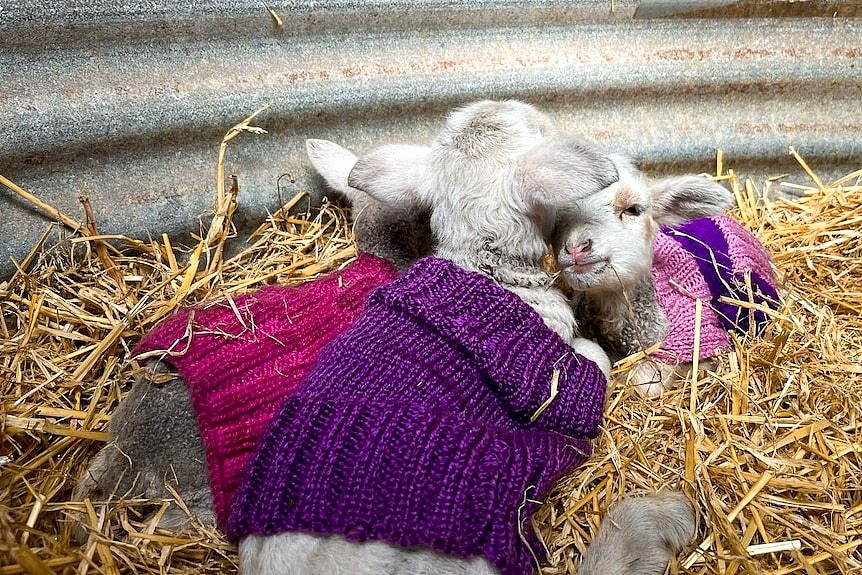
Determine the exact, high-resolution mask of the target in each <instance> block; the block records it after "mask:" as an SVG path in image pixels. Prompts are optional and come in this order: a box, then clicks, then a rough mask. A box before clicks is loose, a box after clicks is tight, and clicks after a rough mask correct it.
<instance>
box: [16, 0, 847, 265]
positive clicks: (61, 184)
mask: <svg viewBox="0 0 862 575" xmlns="http://www.w3.org/2000/svg"><path fill="white" fill-rule="evenodd" d="M194 4H195V5H194V7H191V3H189V5H188V6H185V5H178V4H177V5H175V4H174V3H163V4H156V3H153V2H143V1H140V0H127V1H124V2H122V3H119V2H109V1H93V2H65V3H60V2H35V1H29V2H27V1H24V2H15V1H11V2H9V1H6V2H0V8H2V9H0V71H2V84H0V86H2V98H0V174H2V175H4V176H6V177H7V178H9V179H11V180H12V181H14V182H17V183H18V184H20V185H22V186H23V187H25V188H26V189H28V190H30V191H32V192H33V193H35V194H36V195H38V196H39V197H40V198H41V199H43V200H44V201H46V202H48V203H50V204H52V205H55V206H56V207H58V208H60V209H61V210H63V211H65V212H66V213H68V214H70V215H72V216H75V217H81V208H80V205H79V203H78V196H79V195H80V194H81V193H87V194H89V195H90V197H91V201H92V203H93V206H94V210H95V212H96V219H97V221H98V223H99V225H100V229H101V230H102V231H104V232H105V233H114V232H122V233H126V234H130V235H134V236H139V237H146V235H147V234H148V233H152V234H161V233H162V232H169V233H172V234H177V233H180V232H183V231H185V230H189V229H191V227H192V226H193V224H194V223H195V222H196V221H197V218H198V217H199V216H201V215H205V214H206V213H207V211H208V209H209V208H210V205H211V203H212V199H213V189H214V181H215V165H216V155H217V149H218V144H219V142H220V140H221V137H222V136H223V134H224V133H225V131H226V130H227V129H228V128H229V127H230V126H232V125H233V124H235V123H237V122H238V121H239V120H241V119H242V118H244V117H245V116H247V115H248V114H249V113H251V112H252V111H253V110H255V109H256V108H258V107H259V106H261V105H262V104H266V103H269V104H270V105H271V107H270V108H269V109H268V110H267V111H266V112H264V113H263V114H262V115H261V116H259V117H258V120H257V121H256V124H258V125H260V126H262V127H264V128H266V129H267V130H268V131H269V134H267V135H261V136H253V135H250V134H249V135H243V136H241V137H240V138H237V139H235V140H234V141H233V142H231V145H230V147H229V148H228V157H227V162H226V167H227V169H228V170H229V171H231V172H234V173H237V174H238V175H239V183H240V204H241V210H240V211H241V213H240V216H241V218H244V219H245V220H247V221H250V222H255V223H257V222H259V221H260V219H262V217H263V216H264V214H265V210H266V209H274V208H275V207H276V206H277V205H278V193H277V189H276V181H277V179H278V177H279V175H281V174H282V173H284V172H292V173H293V174H294V175H295V176H296V177H297V180H298V182H299V183H300V184H301V185H305V184H306V183H307V182H308V177H309V176H308V173H307V167H306V162H305V158H304V148H303V142H304V140H305V139H306V138H309V137H315V138H328V139H332V140H335V141H338V142H341V143H344V144H346V145H348V146H350V147H353V148H355V149H363V148H366V147H368V146H370V145H373V144H377V143H381V142H385V141H411V142H423V141H427V140H428V139H429V138H430V137H431V135H432V134H433V133H434V131H435V129H436V127H437V126H438V125H439V122H440V119H441V117H442V116H443V114H445V112H446V111H447V110H448V109H450V108H451V107H452V106H453V105H455V104H458V103H462V102H465V101H469V100H472V99H476V98H483V97H494V98H502V97H514V98H520V99H524V100H527V101H530V102H533V103H536V104H538V105H539V106H541V107H542V108H544V109H546V110H548V111H549V112H550V113H551V114H553V115H554V116H555V117H556V118H557V119H558V120H559V121H560V122H561V123H562V124H563V126H564V127H565V128H566V129H569V130H572V131H577V132H580V133H583V134H585V135H587V136H589V137H591V138H594V139H596V140H598V141H599V142H601V143H603V144H605V145H607V146H608V147H612V148H615V149H618V150H620V151H622V152H624V153H628V154H630V155H632V156H634V157H635V158H636V159H638V160H639V161H641V162H642V165H643V166H644V167H645V168H646V169H648V170H650V171H655V172H676V171H698V170H707V169H710V167H711V166H712V165H713V159H714V154H715V149H716V148H718V147H721V148H723V149H724V151H725V156H726V158H727V162H728V163H730V164H731V165H734V166H737V167H738V168H739V171H742V172H744V173H748V174H751V175H755V176H763V175H773V174H776V173H782V172H788V173H791V174H793V175H794V176H795V175H797V174H798V173H799V172H798V169H797V166H796V165H795V163H794V162H793V160H792V159H791V158H790V157H789V155H788V152H787V150H788V146H790V145H793V146H796V147H797V148H798V149H799V150H800V152H801V153H802V154H803V155H804V156H805V157H806V159H807V160H808V161H809V162H810V163H811V164H812V165H813V166H815V167H816V168H817V169H818V170H819V171H820V172H821V173H823V174H824V176H825V177H826V178H827V179H828V178H829V177H837V176H838V175H840V174H842V173H846V172H847V171H850V170H851V169H856V168H858V167H859V166H860V164H862V139H860V133H862V103H860V102H862V99H861V98H860V95H862V18H860V16H862V7H860V3H859V2H756V3H755V2H660V1H658V2H633V1H622V0H621V1H618V2H615V3H614V4H615V6H614V7H615V11H613V12H612V11H611V2H610V1H609V0H607V1H605V0H602V1H582V2H563V1H533V2H515V1H491V0H470V1H465V2H456V1H451V0H423V1H418V2H413V1H406V0H403V1H387V0H378V1H372V0H365V1H362V0H340V1H334V2H285V1H281V2H276V1H273V2H271V3H270V7H271V8H272V9H273V10H274V11H275V12H276V13H277V14H279V15H280V17H281V18H282V21H283V26H282V27H280V28H279V27H277V26H276V25H275V24H274V22H273V19H272V18H271V16H270V14H269V13H268V12H267V9H266V7H265V6H264V4H263V3H262V2H260V1H259V0H257V1H252V0H238V1H234V2H219V1H215V0H210V1H208V2H200V3H194ZM788 15H789V16H790V17H787V16H788ZM653 16H677V17H676V18H651V17H653ZM727 16H733V18H728V17H727ZM736 16H755V17H753V18H737V17H736ZM800 179H801V178H800ZM310 185H313V182H310ZM291 193H292V191H291V190H288V189H285V188H283V189H282V190H281V195H282V198H283V199H284V198H286V197H288V196H289V195H290V194H291ZM0 213H2V215H3V221H4V223H5V225H4V226H3V227H2V228H0V229H2V231H0V234H2V241H0V277H2V276H3V275H5V274H7V273H9V271H10V270H11V269H12V267H11V265H10V256H15V257H18V258H20V257H22V256H23V255H24V254H26V252H27V251H28V250H29V248H30V247H31V246H32V244H33V243H34V242H35V241H36V239H37V238H38V237H39V235H40V234H41V232H42V230H43V229H44V227H45V223H46V222H47V220H46V219H44V218H43V217H42V216H39V215H37V214H36V213H35V212H34V211H33V210H32V208H30V207H29V206H27V205H25V204H24V203H22V202H21V201H20V200H18V199H17V197H16V196H15V195H14V194H13V193H12V192H11V191H10V190H8V189H6V188H5V187H2V186H0ZM81 219H83V217H81ZM10 222H12V225H10ZM194 227H196V226H194Z"/></svg>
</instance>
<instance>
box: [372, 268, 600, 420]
mask: <svg viewBox="0 0 862 575" xmlns="http://www.w3.org/2000/svg"><path fill="white" fill-rule="evenodd" d="M429 260H430V261H431V263H430V264H429V263H426V262H428V261H429ZM440 262H445V260H438V259H434V258H426V260H421V261H420V262H417V264H414V266H413V267H412V268H411V269H410V270H409V271H408V273H407V274H406V275H405V276H404V277H403V278H401V280H399V281H398V282H396V283H395V284H393V285H392V286H389V287H387V288H384V289H382V290H379V291H378V292H376V293H375V294H374V295H373V296H372V299H375V298H376V299H378V300H379V301H381V302H385V304H386V305H389V306H393V307H398V308H401V309H403V310H404V311H405V312H407V313H409V314H410V315H412V316H414V317H418V318H421V319H422V321H424V322H425V323H426V324H427V325H428V326H429V327H430V328H432V329H434V330H436V331H437V332H439V333H440V334H441V335H442V336H443V337H445V338H447V339H449V340H450V341H452V342H455V343H456V344H457V345H458V346H460V347H461V348H462V349H464V351H465V352H466V353H467V354H468V355H469V356H470V357H472V358H473V361H474V362H476V364H477V367H478V368H479V369H480V370H481V372H482V373H483V374H484V376H485V377H484V383H485V385H488V386H489V387H490V388H491V390H492V391H493V392H494V394H495V395H497V397H498V398H499V399H500V401H501V402H502V403H503V405H504V406H505V407H506V409H507V411H508V413H509V416H510V417H511V418H512V420H514V421H515V422H516V423H518V424H519V425H520V426H522V427H535V428H539V429H545V430H548V431H556V432H559V433H564V434H566V435H574V436H578V437H595V436H596V435H598V432H599V424H600V422H601V416H602V411H603V408H604V396H605V388H606V385H607V383H606V380H605V377H604V375H603V374H602V373H601V371H600V370H599V368H598V366H596V364H595V363H594V362H592V361H590V360H588V359H586V358H585V357H583V356H580V355H578V354H576V353H575V352H574V350H573V349H572V348H571V347H570V346H569V345H567V344H566V343H565V342H564V341H563V340H562V339H561V338H560V337H559V336H558V335H557V334H556V333H555V332H554V331H552V330H551V329H550V328H549V327H548V326H547V325H545V323H544V321H543V320H542V318H541V317H540V316H539V315H538V314H537V313H536V311H535V310H533V309H532V308H531V307H530V306H528V305H527V304H526V303H524V302H523V301H522V300H521V299H520V298H518V296H516V295H515V294H513V293H512V292H509V291H507V290H505V289H503V288H502V287H500V286H499V285H497V284H496V283H495V282H494V281H493V280H491V279H490V278H488V277H486V276H483V275H480V274H477V273H473V272H468V271H466V270H463V269H461V268H458V267H457V266H455V265H454V264H452V263H451V262H447V263H445V264H444V263H440ZM420 280H421V281H420ZM408 285H409V286H410V289H406V287H407V286H408ZM555 372H556V373H557V376H556V378H555V376H554V373H555ZM554 379H556V382H557V386H556V392H557V393H556V395H555V396H554V397H553V399H552V400H551V396H552V385H551V384H552V381H553V380H554ZM549 400H550V401H549ZM546 402H548V405H547V406H545V407H544V408H543V407H542V406H543V405H544V404H545V403H546ZM534 415H537V417H535V418H533V416H534ZM531 419H534V421H531Z"/></svg>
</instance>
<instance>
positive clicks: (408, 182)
mask: <svg viewBox="0 0 862 575" xmlns="http://www.w3.org/2000/svg"><path fill="white" fill-rule="evenodd" d="M430 151H431V150H430V148H428V147H427V146H410V145H405V144H389V145H385V146H379V147H377V148H373V149H371V150H369V151H368V152H366V153H365V154H363V155H362V156H360V157H359V159H358V160H357V161H356V164H355V165H354V166H353V170H351V171H350V175H349V176H348V178H347V183H348V185H349V186H350V187H351V188H356V189H357V190H362V191H363V192H365V193H366V194H368V195H369V196H371V197H372V198H374V199H375V200H377V201H379V202H381V203H382V204H385V205H388V206H391V207H394V208H399V209H411V208H415V207H428V199H427V198H425V197H424V194H423V190H424V189H425V179H426V178H427V170H428V159H429V154H430Z"/></svg>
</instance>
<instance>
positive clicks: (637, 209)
mask: <svg viewBox="0 0 862 575" xmlns="http://www.w3.org/2000/svg"><path fill="white" fill-rule="evenodd" d="M642 213H644V208H643V206H642V205H640V204H632V205H630V206H629V207H627V208H626V209H624V210H623V211H622V214H625V215H627V216H634V217H637V216H639V215H641V214H642ZM622 214H620V215H622Z"/></svg>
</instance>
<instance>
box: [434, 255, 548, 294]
mask: <svg viewBox="0 0 862 575" xmlns="http://www.w3.org/2000/svg"><path fill="white" fill-rule="evenodd" d="M437 255H439V256H440V257H443V258H446V259H449V260H452V261H453V262H454V263H455V264H457V265H458V266H460V267H462V268H464V269H468V270H470V271H474V272H478V273H480V274H483V275H486V276H488V277H490V278H492V279H494V280H495V281H496V282H497V283H499V284H500V285H501V286H502V287H504V288H507V289H512V288H548V287H550V286H551V285H552V284H553V277H552V276H551V274H549V273H548V272H547V270H545V268H544V265H543V254H540V255H535V254H515V253H511V252H504V251H502V250H498V249H494V248H492V247H489V246H488V245H485V246H482V249H477V250H446V249H445V248H441V247H440V246H438V250H437Z"/></svg>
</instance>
